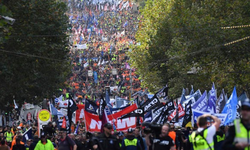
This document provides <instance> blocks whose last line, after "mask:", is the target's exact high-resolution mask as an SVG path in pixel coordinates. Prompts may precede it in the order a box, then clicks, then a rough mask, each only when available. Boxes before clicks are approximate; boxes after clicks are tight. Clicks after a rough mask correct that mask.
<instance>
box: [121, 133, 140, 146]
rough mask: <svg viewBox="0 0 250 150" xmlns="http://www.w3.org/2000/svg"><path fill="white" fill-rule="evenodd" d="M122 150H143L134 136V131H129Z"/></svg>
mask: <svg viewBox="0 0 250 150" xmlns="http://www.w3.org/2000/svg"><path fill="white" fill-rule="evenodd" d="M122 150H142V148H141V144H140V142H139V140H138V139H137V138H135V136H134V130H133V129H132V128H129V129H128V132H127V136H126V138H124V139H123V141H122Z"/></svg>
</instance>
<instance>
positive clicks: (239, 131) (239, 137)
mask: <svg viewBox="0 0 250 150" xmlns="http://www.w3.org/2000/svg"><path fill="white" fill-rule="evenodd" d="M234 126H235V137H234V142H239V143H241V142H245V143H248V138H247V135H249V134H250V132H248V131H247V129H246V128H245V127H244V125H243V124H242V123H241V122H240V119H236V120H234ZM247 132H248V133H247ZM249 148H250V146H248V147H245V150H248V149H249Z"/></svg>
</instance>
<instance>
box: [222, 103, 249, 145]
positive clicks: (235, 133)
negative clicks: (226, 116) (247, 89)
mask: <svg viewBox="0 0 250 150" xmlns="http://www.w3.org/2000/svg"><path fill="white" fill-rule="evenodd" d="M243 107H246V108H248V110H245V111H250V101H249V99H248V98H247V99H246V100H245V101H243V102H242V110H243ZM242 110H241V111H242ZM237 143H248V144H250V125H247V124H245V123H244V122H243V121H242V120H241V119H236V120H234V125H233V126H230V127H229V129H228V131H227V134H226V138H225V140H224V143H223V145H222V149H225V150H235V149H237V147H236V146H235V145H236V144H237ZM249 149H250V146H247V147H245V148H244V149H242V150H249ZM237 150H238V149H237Z"/></svg>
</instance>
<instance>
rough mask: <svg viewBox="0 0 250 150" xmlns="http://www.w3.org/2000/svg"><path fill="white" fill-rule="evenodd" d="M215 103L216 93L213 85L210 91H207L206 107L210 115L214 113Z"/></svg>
mask: <svg viewBox="0 0 250 150" xmlns="http://www.w3.org/2000/svg"><path fill="white" fill-rule="evenodd" d="M216 101H217V91H216V89H215V85H214V83H213V86H212V89H211V90H210V91H209V97H208V107H207V110H208V112H210V113H215V112H216Z"/></svg>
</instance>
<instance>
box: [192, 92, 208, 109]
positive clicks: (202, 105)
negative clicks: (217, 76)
mask: <svg viewBox="0 0 250 150" xmlns="http://www.w3.org/2000/svg"><path fill="white" fill-rule="evenodd" d="M207 101H208V99H207V91H205V92H204V93H203V94H202V96H201V97H200V98H199V99H198V101H196V102H195V103H194V104H193V106H192V108H193V109H196V110H199V111H207Z"/></svg>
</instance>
